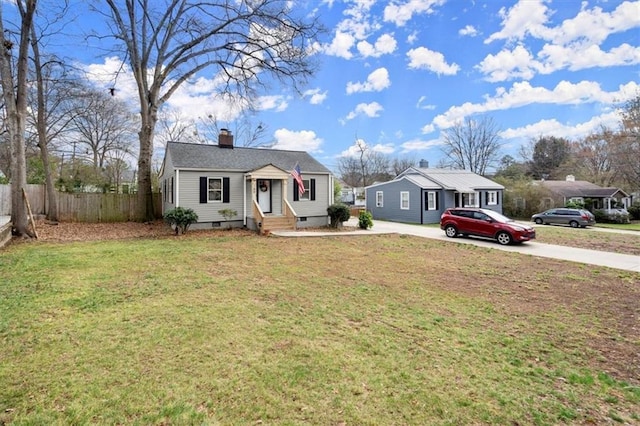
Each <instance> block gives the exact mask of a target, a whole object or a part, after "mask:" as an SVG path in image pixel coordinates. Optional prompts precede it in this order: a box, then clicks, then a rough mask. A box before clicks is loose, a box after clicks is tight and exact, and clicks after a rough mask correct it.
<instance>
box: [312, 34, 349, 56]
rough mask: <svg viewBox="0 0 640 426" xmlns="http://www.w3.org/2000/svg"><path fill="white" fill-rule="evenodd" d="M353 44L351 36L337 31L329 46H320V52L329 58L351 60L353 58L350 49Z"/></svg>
mask: <svg viewBox="0 0 640 426" xmlns="http://www.w3.org/2000/svg"><path fill="white" fill-rule="evenodd" d="M355 43H356V39H355V37H353V36H352V35H351V34H348V33H345V32H341V31H337V32H336V35H335V37H334V38H333V41H332V42H331V44H329V45H325V46H322V47H321V48H320V50H321V51H322V52H323V53H325V54H327V55H330V56H338V57H340V58H344V59H351V58H352V57H353V53H351V48H352V47H353V46H354V44H355ZM316 48H317V47H316Z"/></svg>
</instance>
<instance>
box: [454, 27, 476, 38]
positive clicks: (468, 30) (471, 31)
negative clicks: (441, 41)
mask: <svg viewBox="0 0 640 426" xmlns="http://www.w3.org/2000/svg"><path fill="white" fill-rule="evenodd" d="M458 34H460V35H461V36H469V37H475V36H477V35H478V30H476V29H475V27H474V26H473V25H467V26H466V27H464V28H461V29H460V31H458Z"/></svg>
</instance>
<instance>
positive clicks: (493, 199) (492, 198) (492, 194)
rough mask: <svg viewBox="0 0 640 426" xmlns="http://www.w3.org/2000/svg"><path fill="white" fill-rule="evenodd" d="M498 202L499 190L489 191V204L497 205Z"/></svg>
mask: <svg viewBox="0 0 640 426" xmlns="http://www.w3.org/2000/svg"><path fill="white" fill-rule="evenodd" d="M496 204H498V191H487V205H488V206H495V205H496Z"/></svg>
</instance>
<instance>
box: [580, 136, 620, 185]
mask: <svg viewBox="0 0 640 426" xmlns="http://www.w3.org/2000/svg"><path fill="white" fill-rule="evenodd" d="M617 138H619V135H618V134H616V133H615V132H614V131H613V130H611V129H609V128H606V127H602V128H600V130H599V131H598V132H595V133H592V134H590V135H588V136H587V137H585V138H583V139H581V140H579V141H577V142H574V143H573V155H572V157H573V158H574V165H575V167H576V171H577V172H579V173H580V175H581V176H583V177H584V178H586V179H587V180H589V181H591V182H593V183H596V184H598V185H601V186H611V185H612V184H614V182H616V180H617V178H618V170H617V169H616V167H615V163H614V155H613V152H614V149H615V141H616V139H617Z"/></svg>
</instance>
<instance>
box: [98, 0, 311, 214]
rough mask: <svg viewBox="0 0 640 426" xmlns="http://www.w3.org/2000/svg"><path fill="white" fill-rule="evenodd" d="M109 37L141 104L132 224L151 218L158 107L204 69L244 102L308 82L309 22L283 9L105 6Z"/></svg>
mask: <svg viewBox="0 0 640 426" xmlns="http://www.w3.org/2000/svg"><path fill="white" fill-rule="evenodd" d="M106 3H107V5H108V9H109V14H108V15H107V17H108V20H109V23H110V24H111V32H112V35H113V37H114V38H115V39H116V40H117V41H119V42H120V43H121V45H122V50H123V52H125V55H126V58H127V60H128V62H129V64H130V66H131V68H132V71H133V74H134V77H135V81H136V83H137V88H138V97H139V101H140V117H141V128H140V132H139V140H140V150H139V157H138V194H139V200H140V201H141V202H140V206H141V211H140V212H139V215H138V216H139V219H141V220H151V219H153V218H154V211H153V199H152V181H151V167H152V154H153V139H154V135H155V127H156V123H157V121H158V111H159V109H160V107H161V106H162V105H163V104H164V103H165V102H166V101H167V100H168V99H169V98H170V97H171V96H172V95H173V93H175V91H176V90H177V89H178V87H180V85H182V84H183V83H184V82H185V81H187V80H188V79H190V78H192V77H194V76H195V75H197V74H198V73H199V72H201V71H203V70H205V69H210V70H214V71H215V72H217V78H219V79H220V81H221V82H222V84H223V86H222V88H221V91H224V92H229V93H237V94H238V95H239V96H240V97H242V98H247V99H250V98H252V97H253V96H254V94H255V93H256V92H255V89H256V88H257V87H265V86H266V84H267V83H268V82H269V81H271V79H272V78H273V77H275V78H276V79H279V80H286V81H288V82H289V83H291V84H292V85H293V87H297V86H298V84H299V83H301V82H304V81H306V79H307V78H308V77H309V76H310V75H311V74H312V72H313V68H312V66H311V54H312V52H311V49H310V43H309V42H310V41H311V40H313V39H315V37H316V35H317V33H318V30H319V27H318V24H317V22H316V21H310V22H306V21H305V20H306V18H302V19H301V18H298V17H296V16H295V9H294V8H293V7H292V6H291V5H290V3H289V2H284V1H281V0H254V1H251V2H245V1H240V2H230V1H222V0H219V1H187V0H165V1H151V0H129V1H126V2H118V1H115V0H106Z"/></svg>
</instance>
